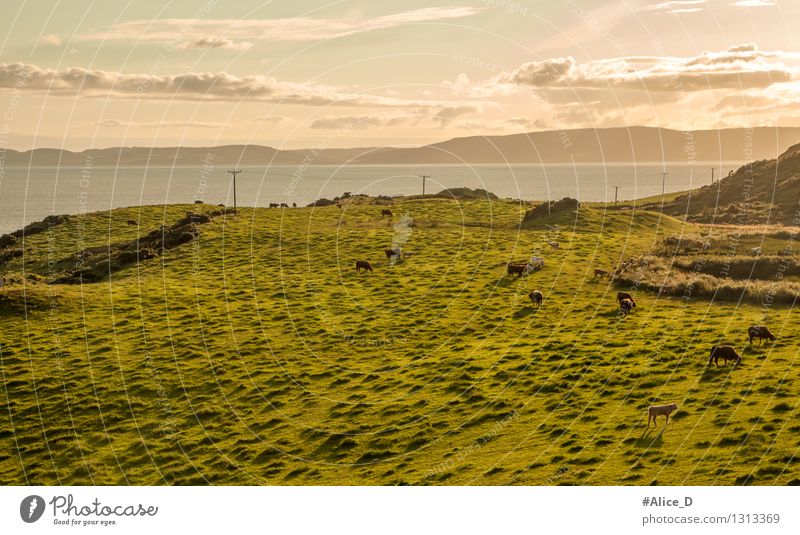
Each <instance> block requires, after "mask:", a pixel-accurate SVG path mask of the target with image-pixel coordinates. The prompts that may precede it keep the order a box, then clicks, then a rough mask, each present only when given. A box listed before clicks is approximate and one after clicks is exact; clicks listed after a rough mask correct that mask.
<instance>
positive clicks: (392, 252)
mask: <svg viewBox="0 0 800 535" xmlns="http://www.w3.org/2000/svg"><path fill="white" fill-rule="evenodd" d="M383 252H384V253H386V259H387V260H391V259H392V257H393V256H396V257H397V258H400V253H401V251H400V248H399V247H392V248H391V249H384V251H383Z"/></svg>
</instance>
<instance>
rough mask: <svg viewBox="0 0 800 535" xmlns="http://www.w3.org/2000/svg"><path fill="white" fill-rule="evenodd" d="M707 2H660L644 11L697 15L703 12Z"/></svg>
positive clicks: (693, 0)
mask: <svg viewBox="0 0 800 535" xmlns="http://www.w3.org/2000/svg"><path fill="white" fill-rule="evenodd" d="M705 3H706V0H673V1H668V2H660V3H658V4H651V5H649V6H647V7H645V8H644V9H643V10H642V11H652V12H655V13H676V14H681V13H697V12H698V11H703V5H705Z"/></svg>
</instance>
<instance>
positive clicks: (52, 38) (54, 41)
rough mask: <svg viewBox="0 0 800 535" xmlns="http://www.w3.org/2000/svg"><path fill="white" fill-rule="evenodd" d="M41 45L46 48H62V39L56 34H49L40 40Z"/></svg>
mask: <svg viewBox="0 0 800 535" xmlns="http://www.w3.org/2000/svg"><path fill="white" fill-rule="evenodd" d="M39 44H40V45H46V46H61V37H59V36H58V35H56V34H54V33H49V34H47V35H43V36H42V37H40V38H39Z"/></svg>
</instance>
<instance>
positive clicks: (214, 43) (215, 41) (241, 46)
mask: <svg viewBox="0 0 800 535" xmlns="http://www.w3.org/2000/svg"><path fill="white" fill-rule="evenodd" d="M251 46H253V43H249V42H247V41H241V42H238V43H237V42H234V41H232V40H230V39H225V38H224V37H217V38H213V37H203V38H201V39H197V40H195V41H188V42H186V43H183V44H182V45H181V47H180V48H223V49H226V50H247V49H248V48H250V47H251Z"/></svg>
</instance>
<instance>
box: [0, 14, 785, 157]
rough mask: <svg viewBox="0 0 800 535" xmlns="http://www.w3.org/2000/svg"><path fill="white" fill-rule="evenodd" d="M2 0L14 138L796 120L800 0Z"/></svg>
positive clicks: (19, 142)
mask: <svg viewBox="0 0 800 535" xmlns="http://www.w3.org/2000/svg"><path fill="white" fill-rule="evenodd" d="M6 4H7V6H6V9H5V11H6V12H7V14H8V16H7V17H5V18H4V19H3V20H2V21H0V27H2V32H0V35H3V36H5V38H4V40H3V41H2V43H0V146H5V147H10V148H16V149H28V148H31V147H43V146H47V147H63V148H67V149H71V150H76V149H85V148H90V147H107V146H116V145H147V146H149V145H155V146H165V145H179V144H184V145H195V146H197V145H221V144H234V143H255V144H264V145H272V146H276V147H281V148H296V147H312V146H320V147H347V146H369V145H389V144H391V145H404V144H411V145H418V144H424V143H428V142H432V141H438V140H442V139H447V138H452V137H457V136H466V135H477V134H510V133H518V132H524V131H530V130H544V129H562V128H577V127H593V126H595V127H605V126H625V125H648V126H664V127H671V128H678V129H701V128H719V127H728V126H757V125H780V126H800V106H798V103H799V101H800V96H798V95H800V52H797V50H798V49H797V45H796V44H795V42H794V39H795V37H794V35H795V34H796V33H797V30H798V29H800V24H799V23H798V21H800V2H796V1H788V0H774V1H772V0H724V1H719V0H682V1H665V2H653V1H633V0H615V1H603V0H586V1H581V0H563V1H553V2H541V1H528V2H525V1H521V0H520V1H517V0H478V1H470V2H460V3H449V2H448V3H441V4H437V3H433V2H416V1H404V2H397V1H386V2H380V3H377V2H371V3H370V2H365V1H361V2H348V1H345V2H339V3H336V4H323V3H320V2H310V1H305V0H299V1H296V2H291V3H287V2H278V3H277V4H279V5H277V6H276V5H273V4H275V3H268V4H265V3H263V2H255V1H253V2H250V1H249V0H248V1H241V2H236V4H235V7H233V6H231V4H230V3H229V2H228V3H226V2H222V0H207V1H206V2H200V3H198V2H188V1H175V2H170V3H169V4H168V5H167V6H165V5H164V4H163V2H154V1H153V2H150V1H140V2H136V3H135V5H128V6H126V7H121V6H115V5H105V4H103V5H97V3H96V2H95V3H92V2H84V1H71V2H61V3H59V4H58V5H57V6H56V7H53V6H52V3H50V2H45V1H42V0H28V1H24V2H23V1H16V0H15V1H12V2H6ZM108 4H116V3H114V2H110V3H108ZM376 4H377V5H376ZM4 5H5V4H4Z"/></svg>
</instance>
